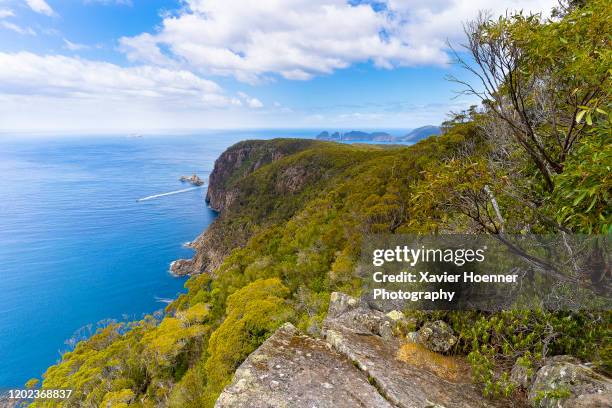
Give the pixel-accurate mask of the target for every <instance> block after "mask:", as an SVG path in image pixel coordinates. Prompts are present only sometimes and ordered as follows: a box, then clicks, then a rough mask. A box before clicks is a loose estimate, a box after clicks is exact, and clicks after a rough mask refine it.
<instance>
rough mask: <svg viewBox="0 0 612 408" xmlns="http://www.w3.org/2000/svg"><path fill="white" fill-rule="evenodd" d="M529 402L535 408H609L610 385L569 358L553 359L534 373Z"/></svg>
mask: <svg viewBox="0 0 612 408" xmlns="http://www.w3.org/2000/svg"><path fill="white" fill-rule="evenodd" d="M529 402H530V403H531V405H532V406H533V407H538V408H570V407H571V408H577V407H583V408H586V407H589V408H609V407H612V382H611V381H610V379H608V378H606V377H603V376H601V375H599V374H597V373H596V372H595V371H593V370H592V369H590V368H589V367H586V366H583V365H580V364H579V363H578V360H576V359H575V358H573V357H570V356H555V357H553V358H551V359H548V360H547V362H546V364H545V365H544V366H542V368H540V369H539V370H538V372H537V374H536V376H535V380H534V381H533V385H532V386H531V389H530V390H529Z"/></svg>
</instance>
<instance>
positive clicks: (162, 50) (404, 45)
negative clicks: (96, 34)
mask: <svg viewBox="0 0 612 408" xmlns="http://www.w3.org/2000/svg"><path fill="white" fill-rule="evenodd" d="M554 4H555V0H544V1H536V0H500V1H496V2H491V1H489V0H472V1H460V0H428V1H425V0H383V1H378V2H376V3H374V2H368V1H345V0H285V1H282V2H281V1H278V0H258V1H253V0H235V1H232V2H228V1H226V0H185V1H184V7H183V8H182V9H181V10H179V11H178V12H176V13H174V14H171V15H166V16H165V17H164V19H163V22H162V25H161V28H160V29H159V30H158V31H157V32H155V33H143V34H140V35H138V36H134V37H123V38H121V39H120V44H121V50H122V51H123V52H124V53H126V55H127V56H128V58H130V59H131V60H133V61H145V62H147V63H155V64H182V65H185V66H188V67H189V68H190V69H193V70H197V71H199V72H203V73H209V74H214V75H222V76H234V77H235V78H237V79H238V80H240V81H245V82H259V81H264V80H266V79H270V78H274V77H276V76H280V77H283V78H285V79H290V80H308V79H311V78H312V77H313V76H316V75H324V74H330V73H333V72H334V71H336V70H339V69H343V68H347V67H349V66H351V65H353V64H358V63H363V62H371V63H373V64H374V65H375V66H377V67H379V68H386V69H392V68H395V67H403V66H418V65H432V64H433V65H441V64H445V63H447V62H448V60H449V58H448V55H447V50H446V45H445V43H446V40H447V38H449V39H451V40H455V39H458V38H459V37H460V35H461V31H462V24H461V23H462V21H465V20H468V19H470V18H474V17H475V16H476V14H477V12H478V10H480V9H487V8H493V9H494V10H493V11H494V12H496V13H503V12H505V10H506V9H525V10H535V11H539V10H547V9H549V8H550V6H552V5H554Z"/></svg>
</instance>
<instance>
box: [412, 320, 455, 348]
mask: <svg viewBox="0 0 612 408" xmlns="http://www.w3.org/2000/svg"><path fill="white" fill-rule="evenodd" d="M418 341H419V342H420V343H421V344H423V345H424V346H425V347H427V348H428V349H429V350H431V351H435V352H436V353H447V352H448V351H449V350H450V349H451V347H453V346H454V345H455V344H456V343H457V337H455V334H454V333H453V329H451V327H450V326H449V325H448V324H446V323H445V322H443V321H442V320H436V321H435V322H427V323H425V324H424V325H423V326H422V327H421V328H420V329H419V333H418Z"/></svg>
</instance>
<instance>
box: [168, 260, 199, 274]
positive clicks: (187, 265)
mask: <svg viewBox="0 0 612 408" xmlns="http://www.w3.org/2000/svg"><path fill="white" fill-rule="evenodd" d="M192 271H193V261H192V260H191V259H177V260H176V261H173V262H172V263H171V264H170V273H171V274H172V275H174V276H187V275H189V274H190V273H191V272H192Z"/></svg>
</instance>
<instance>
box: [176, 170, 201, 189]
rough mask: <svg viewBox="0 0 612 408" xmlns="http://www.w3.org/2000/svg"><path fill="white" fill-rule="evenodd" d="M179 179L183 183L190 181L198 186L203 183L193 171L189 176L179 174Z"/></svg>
mask: <svg viewBox="0 0 612 408" xmlns="http://www.w3.org/2000/svg"><path fill="white" fill-rule="evenodd" d="M179 180H180V181H181V182H183V183H190V184H192V185H194V186H198V187H199V186H202V185H204V181H203V180H202V179H201V178H200V177H198V175H197V174H195V173H193V174H192V175H191V176H181V178H179Z"/></svg>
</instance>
